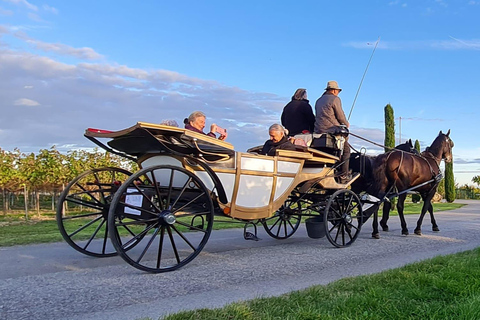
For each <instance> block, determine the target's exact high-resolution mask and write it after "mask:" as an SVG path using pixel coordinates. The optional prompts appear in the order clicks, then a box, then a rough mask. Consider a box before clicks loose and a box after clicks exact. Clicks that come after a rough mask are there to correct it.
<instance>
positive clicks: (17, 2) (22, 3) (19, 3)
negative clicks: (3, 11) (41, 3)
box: [3, 0, 38, 11]
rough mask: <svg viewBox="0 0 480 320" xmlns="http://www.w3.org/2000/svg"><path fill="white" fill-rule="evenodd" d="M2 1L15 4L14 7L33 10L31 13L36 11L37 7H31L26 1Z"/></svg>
mask: <svg viewBox="0 0 480 320" xmlns="http://www.w3.org/2000/svg"><path fill="white" fill-rule="evenodd" d="M3 1H6V2H10V3H13V4H16V5H22V6H25V7H26V8H27V9H29V10H33V11H37V10H38V7H37V6H36V5H33V4H31V3H30V2H28V1H26V0H3Z"/></svg>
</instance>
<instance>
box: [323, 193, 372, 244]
mask: <svg viewBox="0 0 480 320" xmlns="http://www.w3.org/2000/svg"><path fill="white" fill-rule="evenodd" d="M362 214H363V211H362V206H361V203H360V199H359V198H358V196H357V195H356V194H355V192H353V191H351V190H348V189H340V190H337V191H335V193H333V194H332V195H331V196H330V198H329V199H328V202H327V205H326V207H325V211H324V213H323V221H325V231H326V235H327V239H328V241H330V243H331V244H333V245H334V246H336V247H339V248H341V247H347V246H349V245H351V244H352V243H353V242H354V241H355V239H357V236H358V234H359V232H360V229H361V227H362V221H363V218H362Z"/></svg>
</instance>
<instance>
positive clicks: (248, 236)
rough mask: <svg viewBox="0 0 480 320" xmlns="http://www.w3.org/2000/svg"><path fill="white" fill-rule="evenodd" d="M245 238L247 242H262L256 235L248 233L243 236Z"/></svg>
mask: <svg viewBox="0 0 480 320" xmlns="http://www.w3.org/2000/svg"><path fill="white" fill-rule="evenodd" d="M243 237H244V238H245V240H253V241H258V240H261V239H260V238H259V237H257V236H256V235H254V234H253V233H251V232H248V231H247V232H245V233H244V234H243Z"/></svg>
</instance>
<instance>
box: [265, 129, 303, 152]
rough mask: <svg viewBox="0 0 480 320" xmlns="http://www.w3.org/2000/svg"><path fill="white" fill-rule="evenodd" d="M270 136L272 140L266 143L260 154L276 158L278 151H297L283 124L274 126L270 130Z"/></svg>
mask: <svg viewBox="0 0 480 320" xmlns="http://www.w3.org/2000/svg"><path fill="white" fill-rule="evenodd" d="M268 134H269V135H270V140H267V141H266V142H265V144H264V145H263V148H262V151H260V154H265V155H268V156H274V155H275V151H276V150H277V149H282V150H296V147H295V145H294V144H293V143H291V142H290V140H289V139H288V137H287V134H288V131H286V130H285V128H284V127H282V125H281V124H278V123H275V124H272V125H271V126H270V128H268Z"/></svg>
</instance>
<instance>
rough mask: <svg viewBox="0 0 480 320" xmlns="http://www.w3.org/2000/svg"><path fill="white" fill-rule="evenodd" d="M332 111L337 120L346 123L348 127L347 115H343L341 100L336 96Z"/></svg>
mask: <svg viewBox="0 0 480 320" xmlns="http://www.w3.org/2000/svg"><path fill="white" fill-rule="evenodd" d="M333 111H334V112H335V117H336V118H337V120H338V122H340V123H341V124H344V125H346V126H347V128H349V127H350V123H349V122H348V120H347V117H345V113H344V112H343V109H342V101H341V100H340V98H338V97H337V99H335V100H334V102H333Z"/></svg>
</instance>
